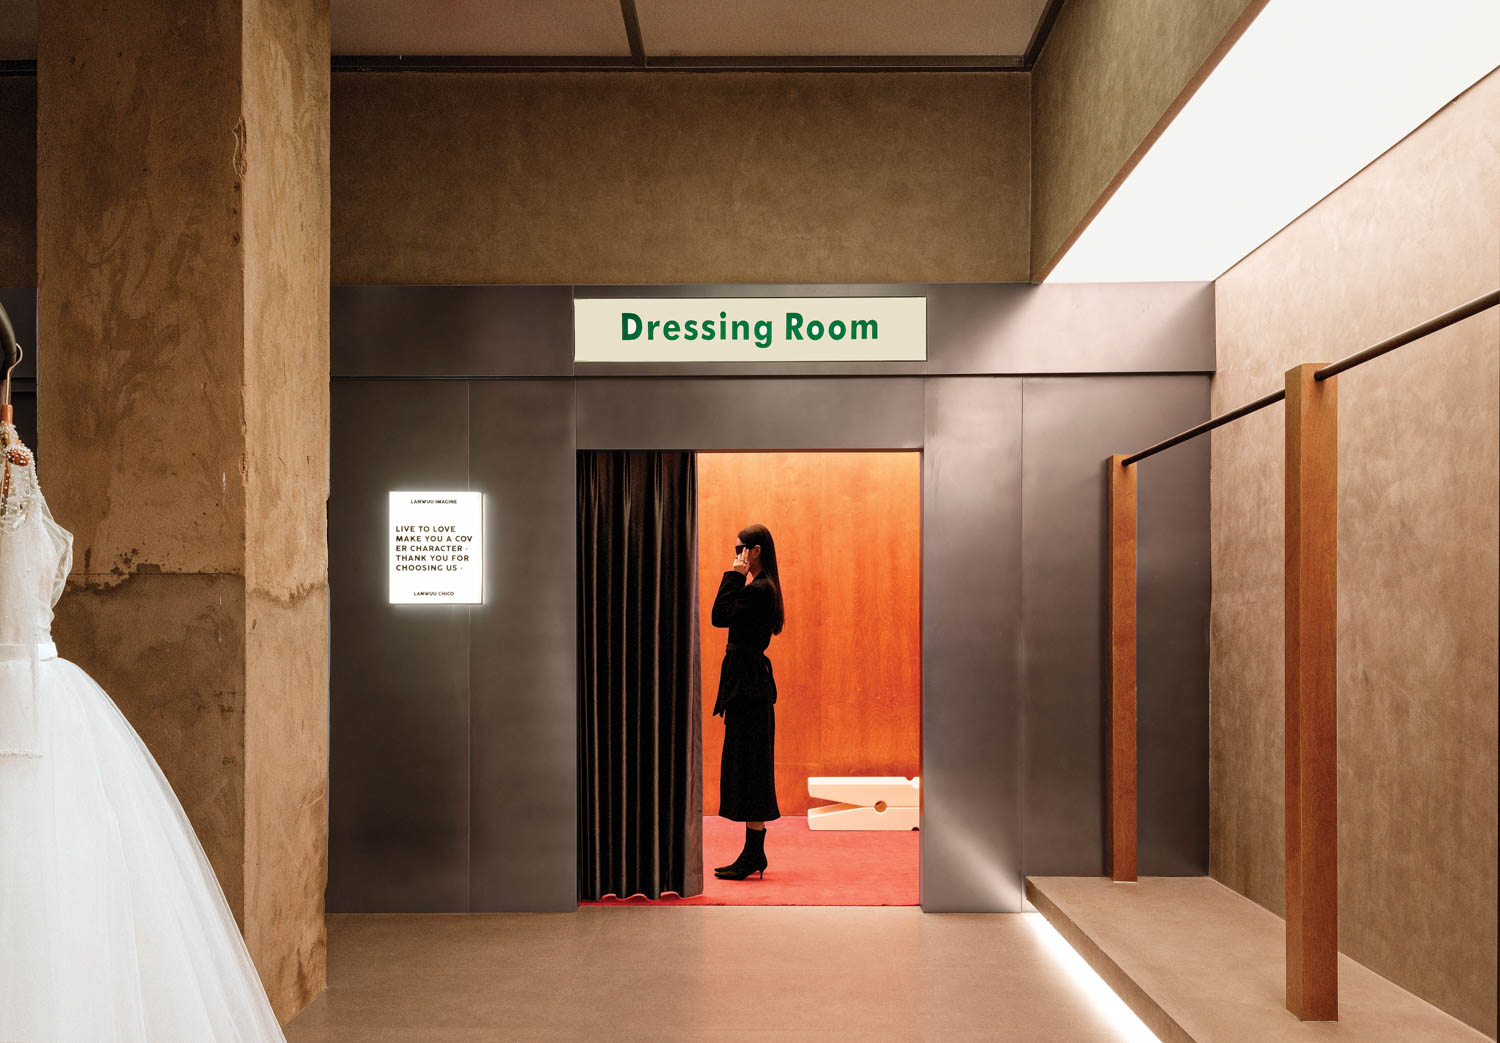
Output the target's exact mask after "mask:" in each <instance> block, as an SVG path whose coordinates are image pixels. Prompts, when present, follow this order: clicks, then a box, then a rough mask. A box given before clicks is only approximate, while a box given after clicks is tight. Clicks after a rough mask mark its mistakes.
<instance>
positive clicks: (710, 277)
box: [333, 72, 1030, 283]
mask: <svg viewBox="0 0 1500 1043" xmlns="http://www.w3.org/2000/svg"><path fill="white" fill-rule="evenodd" d="M1028 84H1029V77H1027V76H1026V75H1025V74H1022V73H1016V74H998V75H997V74H982V73H981V74H970V73H822V74H819V73H688V72H682V73H678V72H652V73H649V74H642V73H632V72H622V73H618V74H617V73H510V74H501V73H480V74H456V73H438V74H420V73H341V74H338V75H336V76H335V77H334V85H333V90H334V103H333V105H334V111H333V198H334V207H333V281H334V282H335V283H404V282H410V283H466V282H479V283H485V282H488V283H552V282H557V283H566V282H585V283H586V282H601V283H611V282H642V283H650V282H669V283H670V282H721V281H722V282H731V281H747V282H799V281H825V282H863V281H881V280H935V281H946V280H956V281H965V280H999V281H1011V280H1022V281H1024V280H1025V279H1026V278H1027V273H1028V270H1029V262H1028V213H1029V209H1030V167H1029V156H1030V132H1029V120H1030V114H1029V113H1030V110H1029V100H1028Z"/></svg>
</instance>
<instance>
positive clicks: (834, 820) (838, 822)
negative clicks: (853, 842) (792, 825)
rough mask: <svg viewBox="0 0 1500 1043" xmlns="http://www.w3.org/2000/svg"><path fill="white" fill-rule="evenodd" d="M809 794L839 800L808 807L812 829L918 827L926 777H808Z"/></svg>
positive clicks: (808, 823) (808, 825)
mask: <svg viewBox="0 0 1500 1043" xmlns="http://www.w3.org/2000/svg"><path fill="white" fill-rule="evenodd" d="M807 795H808V796H810V797H817V798H819V799H821V800H836V801H838V803H837V804H831V805H828V806H826V807H818V808H808V809H807V828H808V829H916V828H917V826H918V823H919V818H920V813H921V812H920V804H921V795H922V780H921V778H920V777H919V778H915V779H908V778H907V777H906V776H904V775H853V776H845V777H837V776H822V775H819V776H813V777H812V778H809V779H808V780H807Z"/></svg>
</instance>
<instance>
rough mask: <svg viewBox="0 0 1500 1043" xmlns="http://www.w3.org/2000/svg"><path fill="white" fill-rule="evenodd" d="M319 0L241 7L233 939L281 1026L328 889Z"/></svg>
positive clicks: (323, 8) (302, 996)
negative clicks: (239, 851) (240, 877)
mask: <svg viewBox="0 0 1500 1043" xmlns="http://www.w3.org/2000/svg"><path fill="white" fill-rule="evenodd" d="M328 55H329V15H328V3H327V0H318V2H313V3H307V2H304V0H255V2H252V3H247V4H246V7H245V22H244V48H243V75H244V83H243V92H244V95H243V99H242V110H243V112H244V115H245V131H246V132H245V149H244V156H243V160H242V167H243V169H244V178H243V179H242V184H243V190H242V197H243V207H244V213H243V218H244V249H245V256H244V316H245V326H244V341H243V346H244V359H245V383H244V410H245V424H246V430H245V433H244V447H245V449H244V452H245V490H246V491H245V595H246V603H245V628H246V629H245V691H246V695H247V699H246V721H245V764H246V768H247V772H246V779H245V940H246V941H247V942H248V944H249V947H250V953H251V955H252V956H253V957H255V961H256V965H257V966H258V967H260V968H261V973H262V975H263V976H264V977H265V979H266V981H267V984H268V987H269V988H270V990H271V1000H272V1003H273V1004H274V1005H275V1006H276V1009H277V1011H278V1012H279V1013H280V1014H281V1015H282V1016H283V1017H289V1016H290V1015H291V1014H293V1013H295V1012H296V1011H297V1010H300V1009H301V1008H302V1007H303V1006H305V1005H306V1004H307V1003H308V1001H310V1000H311V999H312V998H313V997H314V996H316V995H317V994H318V993H319V992H321V991H322V989H323V986H324V983H325V972H326V964H327V960H326V945H327V934H326V932H325V930H324V927H323V892H324V888H325V886H326V884H327V880H328V842H327V827H328V542H327V504H328V446H329V442H328V264H329V260H328V257H329V252H328V243H329V226H328V225H329V216H328V215H329V175H328V151H329V145H328V116H329V59H328Z"/></svg>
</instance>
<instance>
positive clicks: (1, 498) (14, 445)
mask: <svg viewBox="0 0 1500 1043" xmlns="http://www.w3.org/2000/svg"><path fill="white" fill-rule="evenodd" d="M0 338H4V347H5V378H4V380H0V424H3V425H6V427H0V512H3V511H4V509H5V508H6V507H7V506H9V504H10V487H11V479H10V476H11V469H12V468H13V467H26V466H28V465H29V464H30V463H31V450H29V449H27V448H26V446H24V445H23V444H21V442H20V440H19V439H18V440H16V441H14V442H12V441H11V435H10V430H9V429H8V428H9V425H12V424H14V423H15V413H14V411H13V410H12V409H11V405H10V372H11V370H13V369H15V368H16V367H17V366H19V365H20V364H21V359H22V358H23V357H24V356H25V354H26V353H25V352H24V351H22V350H21V344H20V342H19V341H17V340H16V328H15V327H14V326H12V325H11V324H10V316H9V315H8V314H6V311H5V305H3V304H0Z"/></svg>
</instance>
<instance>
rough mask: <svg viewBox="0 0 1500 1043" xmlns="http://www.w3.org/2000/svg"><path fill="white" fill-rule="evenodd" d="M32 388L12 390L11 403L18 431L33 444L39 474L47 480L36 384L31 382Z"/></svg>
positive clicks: (32, 448) (27, 442) (28, 443)
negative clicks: (39, 438)
mask: <svg viewBox="0 0 1500 1043" xmlns="http://www.w3.org/2000/svg"><path fill="white" fill-rule="evenodd" d="M28 383H30V384H31V389H29V390H22V388H20V387H17V388H15V389H13V390H12V391H11V396H10V404H11V405H12V406H14V407H15V417H16V421H15V422H16V433H17V434H18V435H20V436H21V441H23V442H25V443H26V444H27V445H29V446H31V451H32V452H34V453H36V466H37V474H38V476H39V477H40V478H41V480H42V481H46V480H47V476H46V470H47V458H46V457H45V456H43V455H42V449H41V446H39V445H38V444H37V438H36V391H35V390H34V389H35V387H36V385H35V383H31V382H28Z"/></svg>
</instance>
